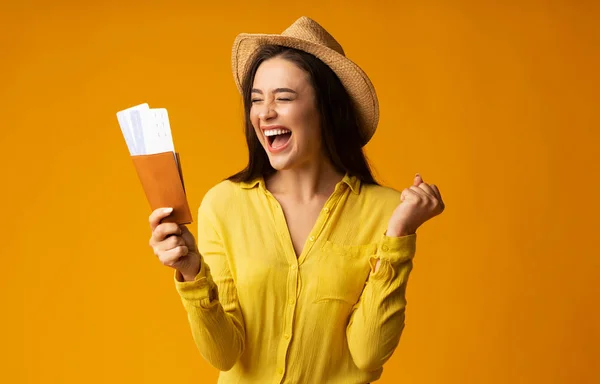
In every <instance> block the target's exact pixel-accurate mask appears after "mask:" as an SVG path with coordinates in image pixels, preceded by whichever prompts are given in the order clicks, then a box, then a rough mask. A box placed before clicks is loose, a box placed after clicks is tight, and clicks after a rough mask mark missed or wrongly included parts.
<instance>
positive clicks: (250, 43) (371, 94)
mask: <svg viewBox="0 0 600 384" xmlns="http://www.w3.org/2000/svg"><path fill="white" fill-rule="evenodd" d="M263 45H281V46H284V47H289V48H295V49H299V50H301V51H304V52H308V53H310V54H312V55H314V56H315V57H317V58H318V59H320V60H321V61H323V62H324V63H325V64H326V65H327V66H329V67H330V68H331V69H332V70H333V72H335V74H336V75H337V76H338V78H339V79H340V81H341V82H342V85H344V87H345V88H346V90H347V92H348V94H349V95H350V98H351V99H352V102H353V103H354V106H355V108H356V109H357V112H358V116H359V119H360V121H359V124H360V127H361V129H362V133H363V138H364V143H363V145H364V144H366V143H367V142H368V141H369V140H370V139H371V138H372V137H373V134H374V133H375V130H376V129H377V124H378V122H379V102H378V100H377V94H376V93H375V88H374V87H373V84H372V83H371V80H370V79H369V78H368V77H367V75H366V74H365V73H364V71H363V70H362V69H361V68H360V67H359V66H358V65H356V64H355V63H354V62H353V61H352V60H350V59H348V58H347V57H346V56H344V55H342V54H340V53H338V52H337V51H335V50H333V49H331V48H328V47H326V46H323V45H320V44H316V43H313V42H310V41H307V40H303V39H299V38H295V37H291V36H283V35H275V34H248V33H242V34H239V35H238V36H237V37H236V39H235V41H234V43H233V49H232V55H231V61H232V70H233V76H234V79H235V84H236V86H237V88H238V90H239V92H240V93H241V92H242V82H243V79H244V78H245V76H246V72H247V71H248V69H249V68H248V65H249V64H250V63H251V62H252V59H253V57H254V54H255V53H257V50H258V48H259V47H261V46H263Z"/></svg>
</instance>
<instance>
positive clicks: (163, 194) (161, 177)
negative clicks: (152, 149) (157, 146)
mask: <svg viewBox="0 0 600 384" xmlns="http://www.w3.org/2000/svg"><path fill="white" fill-rule="evenodd" d="M131 158H132V160H133V165H134V166H135V170H136V171H137V174H138V177H139V179H140V182H141V183H142V187H143V189H144V193H145V194H146V198H147V199H148V202H149V203H150V208H151V209H152V210H155V209H157V208H163V207H172V208H173V212H172V213H171V214H170V215H169V216H168V217H166V218H164V219H163V220H162V221H161V222H163V223H177V224H189V223H191V222H192V214H191V212H190V207H189V206H188V202H187V198H186V195H185V187H184V184H183V173H182V171H181V160H180V158H179V154H178V153H175V152H162V153H155V154H151V155H136V156H131Z"/></svg>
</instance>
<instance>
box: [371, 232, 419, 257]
mask: <svg viewBox="0 0 600 384" xmlns="http://www.w3.org/2000/svg"><path fill="white" fill-rule="evenodd" d="M416 248H417V234H416V233H413V234H412V235H406V236H400V237H390V236H387V235H385V234H384V235H383V238H382V240H381V242H380V243H379V246H378V247H377V254H376V257H377V258H378V259H382V260H388V261H389V262H390V263H392V264H396V263H404V262H406V261H408V260H410V259H412V258H413V257H414V256H415V252H416Z"/></svg>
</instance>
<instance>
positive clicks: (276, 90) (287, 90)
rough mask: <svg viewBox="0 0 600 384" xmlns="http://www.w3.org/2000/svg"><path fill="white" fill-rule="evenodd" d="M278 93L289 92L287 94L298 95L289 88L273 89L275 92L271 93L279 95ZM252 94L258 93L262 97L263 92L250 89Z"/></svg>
mask: <svg viewBox="0 0 600 384" xmlns="http://www.w3.org/2000/svg"><path fill="white" fill-rule="evenodd" d="M280 92H289V93H294V94H298V92H296V91H294V90H293V89H290V88H275V90H274V91H273V93H280ZM252 93H260V94H261V95H262V94H263V91H261V90H260V89H256V88H252Z"/></svg>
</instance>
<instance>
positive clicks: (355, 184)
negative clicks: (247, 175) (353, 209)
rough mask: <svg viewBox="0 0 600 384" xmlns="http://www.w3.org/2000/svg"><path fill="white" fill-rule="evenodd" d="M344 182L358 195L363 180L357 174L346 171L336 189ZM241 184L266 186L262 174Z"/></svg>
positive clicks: (245, 186) (247, 187)
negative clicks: (352, 174)
mask: <svg viewBox="0 0 600 384" xmlns="http://www.w3.org/2000/svg"><path fill="white" fill-rule="evenodd" d="M344 184H345V185H347V186H348V187H349V188H350V190H351V191H352V192H353V193H354V194H356V195H358V194H359V193H360V185H361V182H360V179H359V178H357V177H356V176H350V175H349V174H347V173H346V174H345V175H344V178H343V179H342V181H340V182H339V183H338V184H337V185H336V189H337V188H340V187H342V186H343V185H344ZM240 186H241V187H242V188H244V189H252V188H255V187H257V186H259V187H261V188H264V187H265V180H264V178H263V177H262V176H259V177H257V178H255V179H254V180H250V181H244V182H241V183H240Z"/></svg>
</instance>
